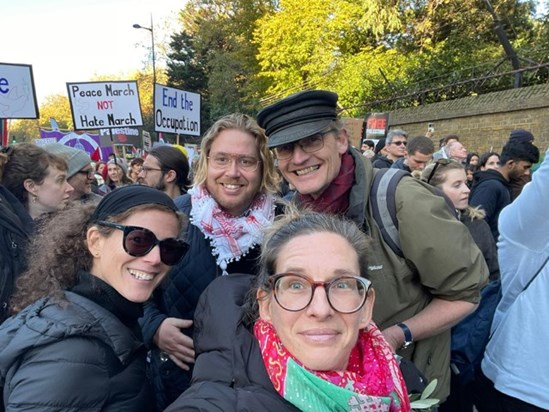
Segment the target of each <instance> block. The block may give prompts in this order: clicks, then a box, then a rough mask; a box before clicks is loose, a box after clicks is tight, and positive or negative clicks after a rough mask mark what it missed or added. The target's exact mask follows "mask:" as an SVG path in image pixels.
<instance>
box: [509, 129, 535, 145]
mask: <svg viewBox="0 0 549 412" xmlns="http://www.w3.org/2000/svg"><path fill="white" fill-rule="evenodd" d="M509 140H516V141H517V142H523V143H527V142H530V143H532V142H533V141H534V135H533V134H532V133H530V132H529V131H528V130H524V129H516V130H513V131H512V132H511V134H510V135H509Z"/></svg>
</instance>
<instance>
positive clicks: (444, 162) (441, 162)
mask: <svg viewBox="0 0 549 412" xmlns="http://www.w3.org/2000/svg"><path fill="white" fill-rule="evenodd" d="M451 162H452V161H451V160H450V159H438V160H437V161H436V162H435V166H434V167H433V170H431V173H429V177H428V178H427V183H429V184H431V179H432V178H433V176H434V175H435V172H436V171H437V168H438V166H439V165H442V166H446V165H449V164H450V163H451Z"/></svg>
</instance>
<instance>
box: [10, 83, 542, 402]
mask: <svg viewBox="0 0 549 412" xmlns="http://www.w3.org/2000/svg"><path fill="white" fill-rule="evenodd" d="M337 100H338V96H337V94H335V93H332V92H329V91H322V90H315V91H304V92H299V93H296V94H293V95H291V96H288V97H286V98H284V99H282V100H280V101H278V102H275V103H274V104H271V105H270V106H268V107H266V108H264V109H263V110H261V111H260V112H259V113H258V114H257V120H256V119H254V118H252V117H251V116H248V115H243V114H231V115H227V116H224V117H222V118H220V119H219V120H218V121H216V122H215V123H214V124H213V126H212V127H211V128H210V129H209V130H208V131H207V132H206V133H205V134H204V135H203V137H202V141H201V147H200V151H199V153H200V154H199V156H198V158H197V159H196V160H195V161H194V162H193V164H192V165H191V164H190V162H189V159H188V158H187V153H186V151H185V149H184V148H182V147H180V146H172V145H159V146H155V147H154V148H153V149H152V150H151V151H150V152H149V153H148V154H147V155H146V156H145V157H144V158H139V157H138V158H134V159H130V161H129V162H128V161H126V159H122V158H120V157H116V156H113V157H112V158H110V159H109V160H108V161H106V162H102V161H101V162H97V163H93V162H92V161H91V159H90V157H89V155H88V154H87V153H85V152H84V151H82V150H79V149H77V148H73V147H69V146H65V145H62V144H59V143H54V144H48V145H45V146H43V147H39V146H36V145H34V144H30V143H21V144H15V145H13V146H9V147H3V148H2V149H1V151H0V183H1V184H0V266H1V269H0V276H1V283H0V287H1V289H0V295H1V296H0V297H1V299H2V300H1V303H2V308H1V310H2V312H1V317H0V320H1V321H2V322H3V323H2V324H1V326H0V387H1V389H2V394H3V397H2V400H3V406H4V408H5V410H10V411H23V410H44V411H47V410H51V411H53V410H55V411H69V410H70V411H73V410H105V411H108V410H112V411H163V410H167V411H184V410H200V411H214V410H223V411H245V410H273V411H275V410H276V411H294V410H295V411H297V410H311V411H352V410H364V411H366V410H376V411H410V410H411V408H412V407H413V404H412V405H411V404H410V400H409V396H410V395H412V394H414V393H421V392H422V391H423V390H424V388H425V387H426V386H427V383H428V382H432V381H435V380H436V387H435V389H434V392H433V393H432V394H431V395H430V396H431V397H432V398H435V399H437V400H438V401H439V406H436V407H437V408H439V410H440V411H463V412H465V411H467V412H472V411H473V407H474V406H476V408H477V410H478V411H479V412H484V411H519V410H520V411H541V410H548V409H549V398H548V395H547V393H548V392H547V390H546V389H547V388H549V378H548V377H549V374H547V373H544V371H545V370H547V368H549V364H548V363H547V360H546V358H547V357H546V356H544V355H543V351H542V349H543V342H545V341H546V340H547V339H545V338H549V329H547V328H544V327H543V324H544V321H545V320H546V319H547V318H548V317H549V306H548V305H547V303H546V302H547V299H545V298H544V296H545V295H544V294H543V293H544V291H543V289H542V286H543V284H544V282H549V278H547V277H548V276H549V269H548V268H547V256H548V254H549V246H548V245H549V242H548V240H549V239H548V236H547V233H549V230H547V228H546V227H545V226H546V222H548V221H549V216H547V212H546V210H547V208H545V207H544V204H545V202H544V200H547V199H545V198H546V197H547V194H548V193H549V187H548V186H549V185H548V183H547V182H549V179H547V176H545V174H547V171H548V170H549V169H548V162H549V160H547V157H545V160H544V161H543V164H542V165H541V167H540V169H539V170H538V171H537V172H536V173H532V171H531V169H532V166H533V165H534V164H536V163H538V162H539V159H540V153H539V150H538V148H537V147H536V146H535V144H534V136H533V135H532V133H530V132H529V131H527V130H523V129H516V130H513V131H512V132H511V134H510V136H509V139H508V141H506V143H505V144H504V145H502V147H501V150H500V151H499V152H498V153H496V152H492V151H490V152H488V153H482V154H479V153H475V152H467V149H466V148H465V146H464V144H463V142H460V138H459V136H458V135H447V136H445V137H444V138H442V139H441V140H440V141H439V142H438V150H437V151H435V150H436V149H435V145H434V144H433V140H432V136H416V137H413V138H409V136H408V133H407V132H406V131H405V130H401V129H394V130H390V131H389V132H388V134H387V137H386V138H385V139H380V140H379V141H377V142H375V141H368V140H366V141H364V142H362V146H361V148H360V150H359V149H355V148H353V147H352V146H351V145H350V143H349V136H348V134H347V130H346V129H345V127H344V124H343V123H342V121H341V119H340V118H339V117H338V112H337ZM361 152H362V153H361ZM385 168H386V169H398V170H395V173H396V172H398V173H399V174H401V176H399V180H398V182H397V183H396V186H395V189H394V193H392V196H391V198H392V202H394V206H395V207H394V209H395V210H394V214H395V217H396V220H397V221H398V225H396V227H394V228H392V229H390V230H392V231H394V232H396V237H397V239H398V240H397V242H396V243H397V244H398V245H397V246H398V247H395V245H393V244H392V241H390V240H388V238H387V237H386V236H385V234H384V231H386V230H387V229H386V228H383V227H382V223H381V222H380V218H379V217H378V216H377V215H376V213H375V211H374V209H373V208H372V203H373V202H374V201H377V200H376V199H378V198H377V197H376V196H377V192H374V190H380V189H379V188H377V186H375V185H374V184H373V178H374V176H375V175H376V174H377V173H380V172H379V170H380V169H385ZM532 175H533V176H532ZM530 180H531V182H530ZM282 187H286V188H287V190H286V189H285V190H284V191H282V189H281V188H282ZM387 203H389V200H387ZM387 206H389V208H391V206H392V205H389V204H388V205H387ZM534 280H535V282H534ZM493 282H497V284H498V285H500V284H501V287H500V288H501V299H500V301H499V304H498V306H497V310H496V311H495V315H494V322H493V325H492V333H493V337H492V338H491V339H490V340H489V342H488V346H487V349H486V356H485V357H484V359H483V360H482V368H480V367H479V368H478V370H477V371H476V372H475V377H474V379H475V380H474V384H472V386H470V387H469V386H468V387H467V389H465V387H460V386H459V385H458V384H457V382H458V376H456V371H455V370H454V369H452V367H451V351H452V349H451V343H452V331H453V328H454V327H455V326H456V325H459V324H460V322H462V321H463V320H464V319H466V318H469V317H471V316H474V314H475V313H476V311H477V307H478V305H479V302H480V301H481V295H482V292H483V290H484V288H485V287H486V285H487V284H489V283H490V284H492V283H493ZM530 283H532V284H530ZM489 321H490V320H489ZM479 363H480V360H479ZM469 389H470V390H469Z"/></svg>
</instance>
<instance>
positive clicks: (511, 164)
mask: <svg viewBox="0 0 549 412" xmlns="http://www.w3.org/2000/svg"><path fill="white" fill-rule="evenodd" d="M538 161H539V150H538V148H537V147H536V146H534V145H533V144H531V143H525V142H520V141H515V140H510V141H509V142H508V143H507V144H506V145H505V146H504V147H503V150H502V152H501V157H500V165H499V167H498V169H497V170H484V171H481V172H477V173H475V175H474V182H473V187H472V190H471V195H470V202H469V203H470V204H471V206H481V207H482V208H483V209H484V211H485V212H486V217H485V218H484V219H485V220H486V222H487V223H488V225H490V229H491V231H492V235H493V236H494V239H495V240H496V242H497V241H498V237H499V231H498V218H499V213H500V212H501V210H502V209H503V208H504V207H505V206H507V205H508V204H510V203H511V187H510V182H512V181H515V180H518V179H521V178H522V176H524V175H529V174H530V169H531V168H532V164H534V163H537V162H538Z"/></svg>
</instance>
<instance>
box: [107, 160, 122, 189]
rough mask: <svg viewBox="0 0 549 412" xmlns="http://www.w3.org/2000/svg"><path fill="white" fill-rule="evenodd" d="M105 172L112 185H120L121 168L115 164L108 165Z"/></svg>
mask: <svg viewBox="0 0 549 412" xmlns="http://www.w3.org/2000/svg"><path fill="white" fill-rule="evenodd" d="M107 172H108V174H109V178H110V179H111V181H112V182H113V183H114V184H117V183H120V181H121V180H122V175H123V174H124V171H123V170H122V168H121V167H120V166H118V165H115V164H110V165H109V166H108V168H107Z"/></svg>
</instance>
